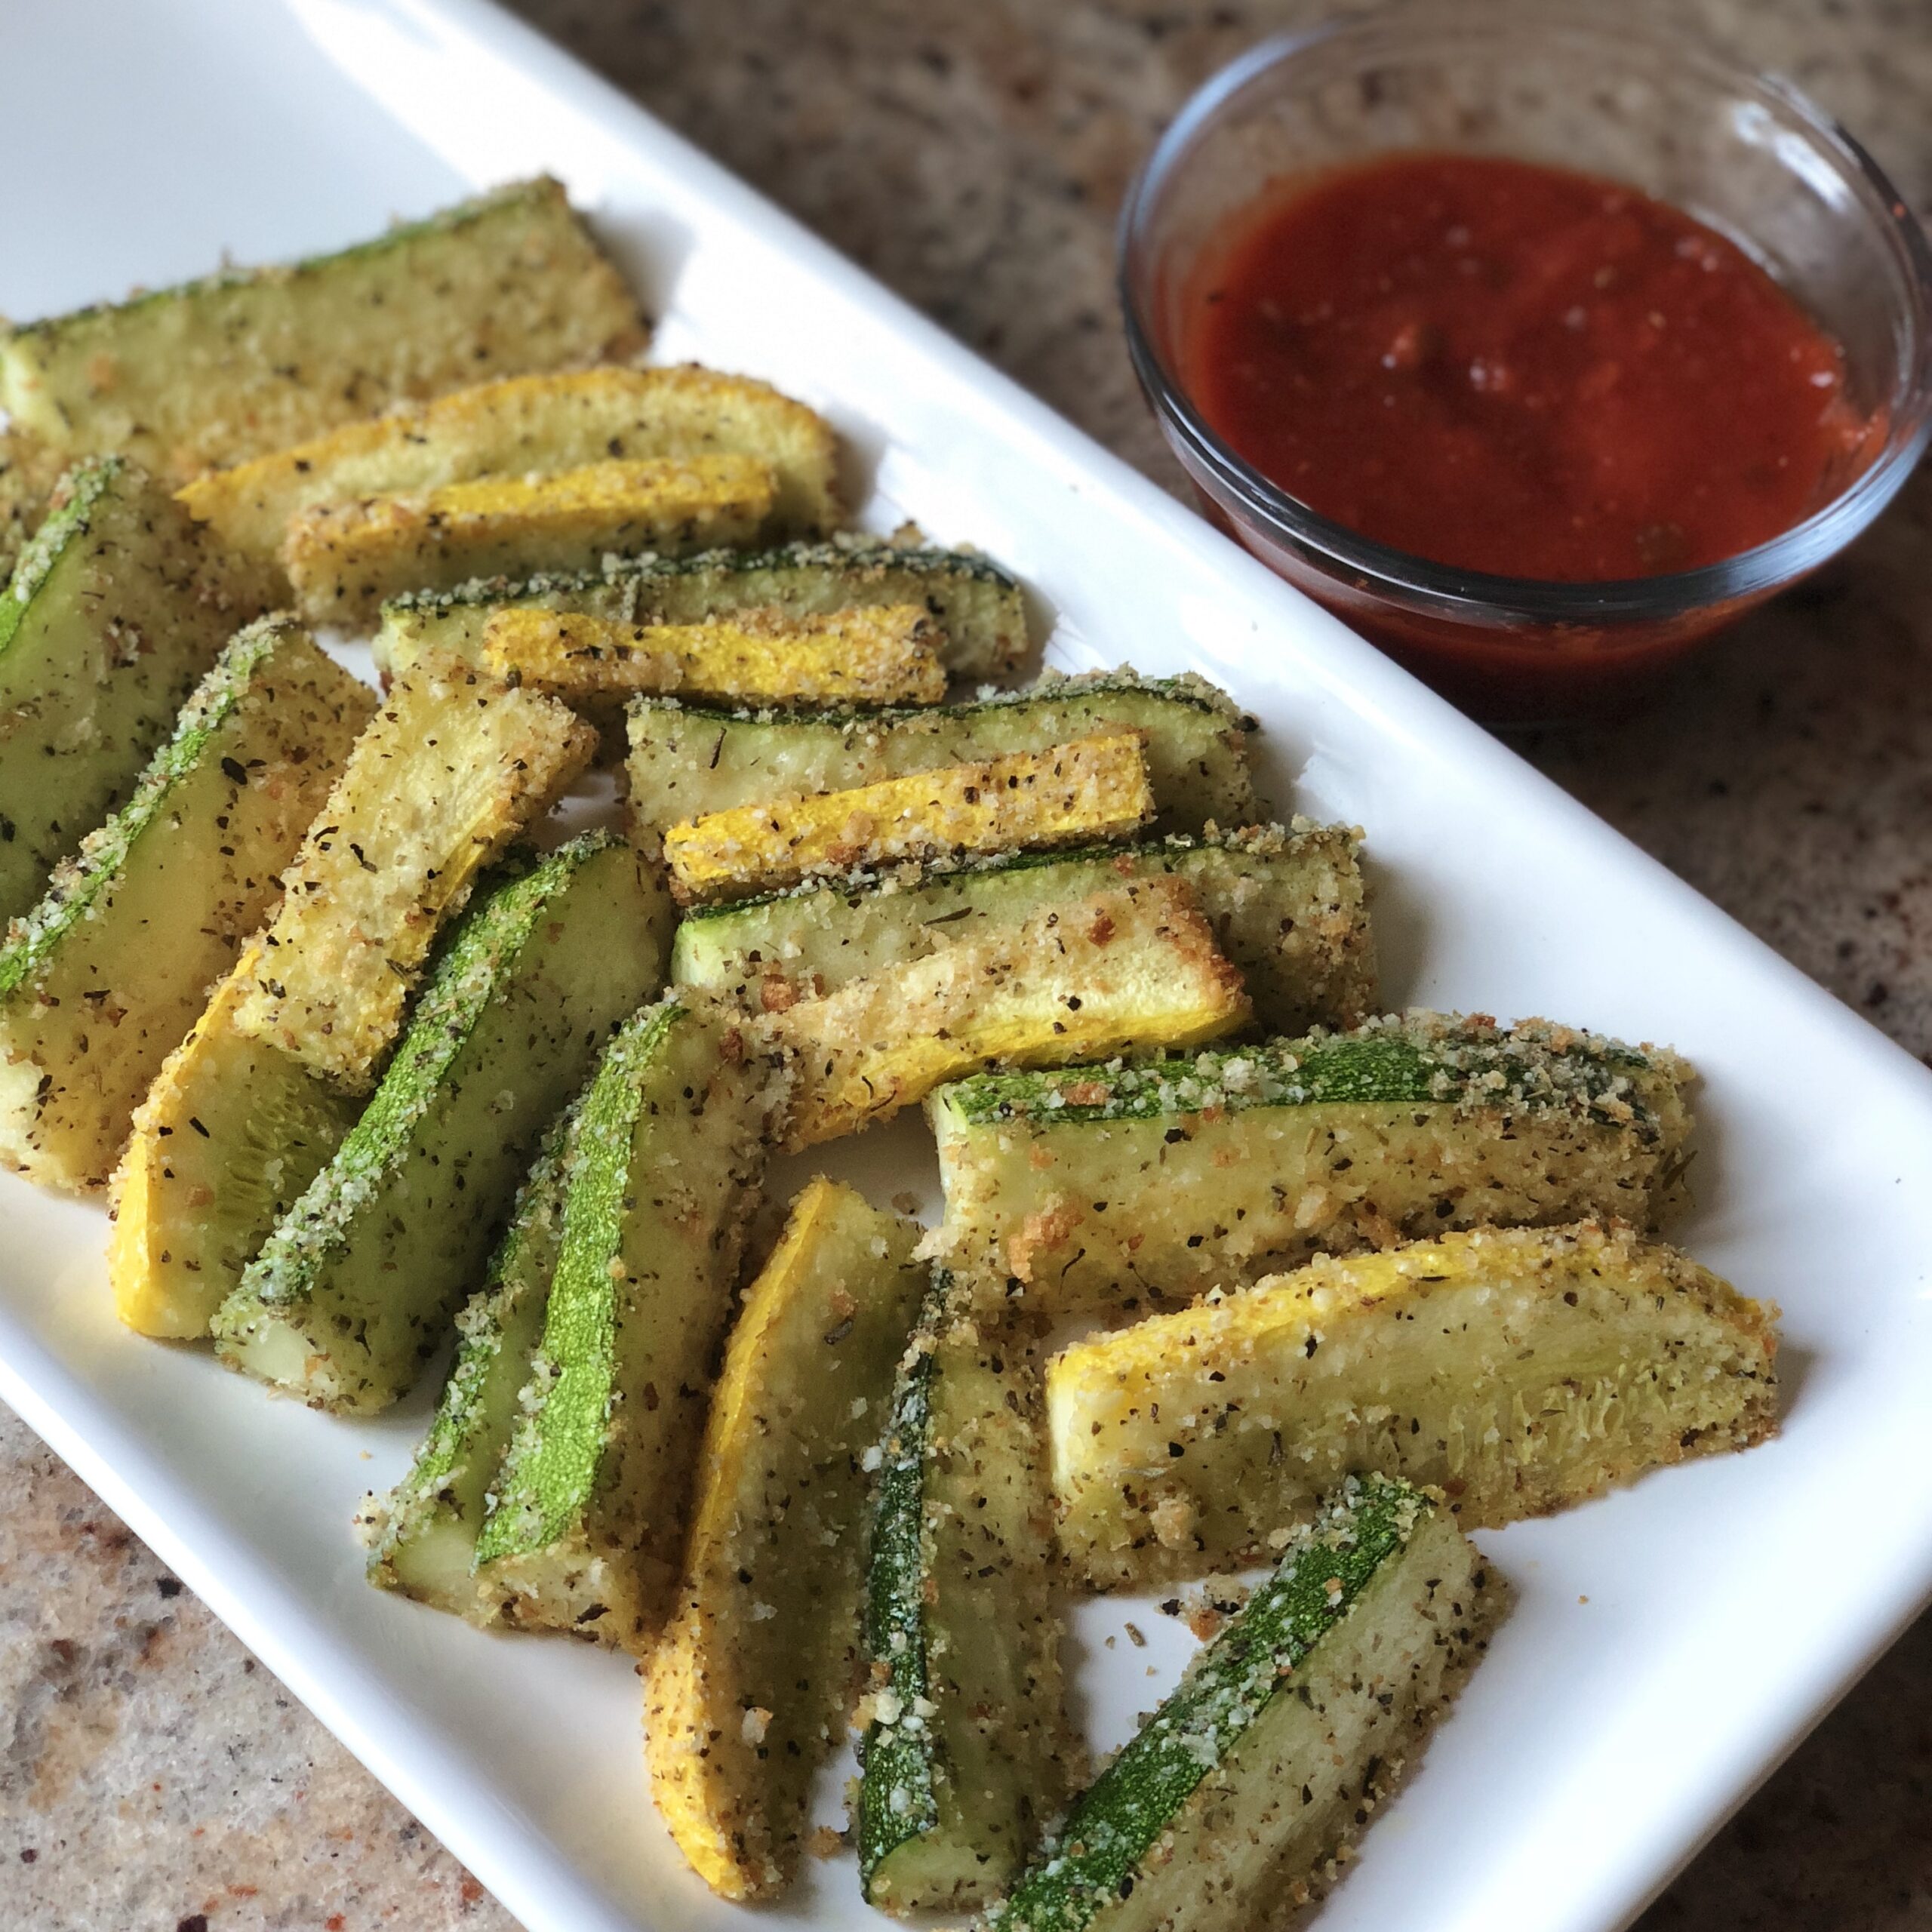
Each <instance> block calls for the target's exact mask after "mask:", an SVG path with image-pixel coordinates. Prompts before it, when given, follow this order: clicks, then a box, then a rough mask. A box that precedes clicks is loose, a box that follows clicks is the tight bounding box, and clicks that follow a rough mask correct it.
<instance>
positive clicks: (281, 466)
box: [180, 363, 844, 563]
mask: <svg viewBox="0 0 1932 1932" xmlns="http://www.w3.org/2000/svg"><path fill="white" fill-rule="evenodd" d="M693 456H749V457H758V458H760V459H761V460H763V461H764V462H767V463H770V464H771V466H772V467H773V469H774V471H775V472H777V478H778V487H777V497H776V500H775V501H774V504H773V506H772V521H773V523H774V525H775V526H776V527H777V528H779V529H780V530H782V531H787V532H791V531H797V532H801V533H802V532H808V531H830V530H832V529H833V528H835V527H836V526H837V525H838V524H839V523H840V522H841V521H842V520H843V517H844V512H843V510H842V509H841V506H840V504H839V502H838V490H837V487H836V475H837V469H838V445H837V440H836V438H835V437H834V436H833V435H832V429H831V426H829V424H828V423H826V421H825V420H824V418H823V417H821V416H820V415H818V414H816V413H815V412H814V411H811V410H809V409H808V408H805V406H804V405H803V404H802V403H798V402H794V401H792V399H791V398H790V397H789V396H786V395H780V392H778V391H777V389H773V388H772V387H771V386H770V385H769V384H768V383H761V382H758V381H756V380H753V379H752V378H751V377H746V376H726V375H721V374H718V372H717V371H715V370H711V369H702V368H698V367H697V365H694V364H690V363H687V364H684V365H680V366H678V367H676V368H654V369H630V368H609V367H606V368H596V369H581V370H571V371H563V372H561V373H558V374H544V375H534V376H513V377H509V378H508V379H507V380H504V381H502V382H496V383H479V384H478V385H477V386H475V387H474V388H472V389H458V390H457V391H455V392H453V393H452V394H451V395H445V396H441V397H440V398H438V399H437V400H435V401H432V402H429V403H426V404H419V405H410V406H406V407H405V408H401V409H398V410H396V411H393V412H392V413H391V414H389V415H386V416H380V417H376V418H375V419H374V420H372V421H370V422H366V423H345V424H344V425H343V426H342V427H341V428H340V429H334V430H331V432H329V433H328V435H325V436H321V437H318V438H315V439H314V440H312V441H309V442H306V443H301V444H298V445H297V446H296V447H295V448H293V449H285V450H277V451H275V452H274V453H273V454H272V455H269V456H263V457H256V458H255V459H254V460H253V461H252V462H248V463H241V464H238V465H237V466H235V468H233V469H223V470H217V471H215V472H212V473H211V474H210V475H206V476H202V477H198V478H195V481H192V483H189V484H188V485H186V486H185V487H184V488H183V490H182V491H181V492H180V499H181V501H182V503H183V504H184V505H186V507H187V509H188V510H189V512H190V513H191V514H192V515H195V516H196V517H198V518H202V520H203V521H206V522H208V523H210V524H211V525H213V526H214V528H215V529H216V530H217V531H218V532H219V533H220V536H221V537H222V540H223V542H224V543H228V544H230V545H232V546H234V547H235V549H240V550H244V551H246V552H248V554H249V555H251V556H254V557H255V558H259V559H260V560H261V561H264V562H268V563H272V562H273V561H275V557H276V555H277V552H278V551H279V550H280V549H281V542H282V537H283V535H284V533H285V531H286V530H287V528H288V525H289V523H290V521H291V520H292V519H293V518H294V517H296V516H297V515H300V513H301V512H303V511H306V510H310V509H316V508H318V507H319V506H322V505H325V504H328V503H349V502H353V501H355V500H356V499H358V498H360V497H377V496H394V495H396V494H406V493H410V492H414V491H425V490H435V489H440V488H442V487H443V486H444V485H446V484H451V483H463V482H467V481H469V480H470V479H471V478H473V477H478V476H531V475H549V474H554V473H555V472H557V471H558V470H565V469H580V468H582V467H583V465H585V464H586V463H597V462H601V461H602V460H605V459H606V458H608V457H620V458H624V459H627V460H633V461H635V460H639V459H642V458H648V457H693Z"/></svg>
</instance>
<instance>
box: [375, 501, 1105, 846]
mask: <svg viewBox="0 0 1932 1932" xmlns="http://www.w3.org/2000/svg"><path fill="white" fill-rule="evenodd" d="M505 604H524V605H534V606H535V607H537V608H540V609H543V610H546V611H576V612H580V613H582V614H584V615H586V616H588V617H609V618H611V619H614V620H615V621H617V622H618V623H626V624H689V623H698V622H700V621H701V620H703V619H705V618H706V617H725V616H729V615H731V614H733V613H734V612H737V611H749V610H765V609H771V610H779V611H784V612H785V613H786V615H787V616H789V617H811V616H814V615H823V614H825V613H826V612H829V611H842V610H848V609H851V608H857V607H860V606H866V605H874V604H918V605H923V606H924V608H925V610H926V611H927V612H928V614H930V615H931V617H932V619H933V621H934V623H937V625H938V626H939V627H940V632H941V634H942V635H943V636H944V638H945V639H946V669H948V670H949V671H950V672H953V673H955V675H958V676H961V677H974V678H985V677H998V676H1004V675H1011V673H1012V672H1014V671H1017V669H1019V668H1020V665H1021V664H1022V663H1023V661H1024V660H1025V659H1026V656H1027V654H1028V651H1029V643H1028V638H1027V628H1026V603H1025V601H1024V599H1023V598H1022V597H1021V595H1020V586H1019V585H1018V584H1017V583H1015V582H1014V580H1013V579H1012V577H1010V576H1008V574H1007V573H1006V572H1005V571H1003V570H1001V568H999V566H998V565H997V564H995V563H993V562H992V561H989V559H988V558H985V557H983V556H981V555H980V554H979V552H977V551H975V550H970V549H966V550H940V549H933V548H932V547H931V546H928V545H926V544H923V543H911V542H905V543H902V542H899V541H897V540H888V539H884V538H881V537H869V536H866V535H863V534H860V533H858V532H857V531H840V532H838V533H837V534H835V535H834V536H833V537H832V538H830V539H829V540H828V541H826V542H825V543H787V544H785V545H783V546H781V547H780V548H779V549H771V550H711V551H707V552H705V553H704V554H703V555H700V556H695V557H660V556H648V557H615V558H613V557H607V558H605V559H604V560H603V561H602V564H601V566H600V568H598V569H595V570H592V571H576V572H571V573H565V574H561V575H555V574H542V573H540V574H536V575H532V574H530V573H529V572H528V571H525V572H523V573H521V574H520V575H518V576H517V577H495V578H489V577H485V578H479V579H478V580H476V581H475V582H474V583H466V584H459V585H458V586H457V587H456V588H455V589H453V590H443V591H418V592H411V593H409V594H408V595H404V596H401V597H398V598H395V599H394V600H393V601H392V602H390V603H389V605H386V606H385V608H384V609H383V626H382V629H381V630H380V632H378V633H377V638H376V645H375V653H376V662H377V664H378V665H379V666H380V667H381V668H382V669H385V670H387V671H392V672H393V671H400V670H401V669H404V668H405V666H408V664H410V663H412V662H413V661H414V660H415V659H416V658H417V657H419V656H420V655H421V654H423V653H424V652H426V651H435V652H440V653H444V654H451V655H454V656H456V657H470V658H472V659H473V658H474V657H475V655H476V654H477V652H478V651H479V650H480V649H481V645H482V635H483V626H484V625H485V623H486V622H487V621H488V617H489V614H490V612H491V611H492V610H494V609H495V608H497V607H498V606H500V605H505ZM1061 735H1062V736H1068V735H1072V734H1065V733H1063V734H1061ZM936 762H941V763H943V762H944V761H943V760H939V761H936ZM672 816H673V817H676V816H678V814H672Z"/></svg>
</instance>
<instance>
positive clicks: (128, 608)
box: [0, 457, 267, 925]
mask: <svg viewBox="0 0 1932 1932" xmlns="http://www.w3.org/2000/svg"><path fill="white" fill-rule="evenodd" d="M266 601H267V598H266V585H265V584H263V583H261V582H260V581H259V580H256V579H255V577H254V574H252V573H251V572H249V571H246V570H245V569H243V568H240V567H238V566H237V565H235V564H233V563H232V561H231V560H229V558H226V557H225V556H224V555H223V553H222V552H221V551H220V549H219V548H218V547H217V546H216V545H215V544H214V543H213V542H212V541H211V540H210V538H209V537H208V534H207V533H206V532H205V531H204V530H203V529H202V528H201V526H200V525H198V524H196V523H195V521H193V520H192V518H189V516H188V515H186V512H184V511H183V510H182V509H180V507H179V506H177V504H176V503H175V501H174V499H173V497H171V496H170V495H169V494H168V493H167V491H165V490H163V489H162V488H160V487H159V486H158V485H157V484H155V483H154V482H153V481H152V480H151V479H150V478H148V477H147V476H146V475H145V474H144V473H143V472H142V471H140V469H137V468H136V467H135V466H134V465H133V464H132V463H128V461H126V460H125V459H123V458H122V457H103V458H102V459H100V460H99V461H97V462H93V463H85V464H83V465H82V466H79V467H78V468H77V469H74V470H72V471H71V472H69V474H68V475H66V477H65V478H63V479H62V481H61V484H60V488H58V490H57V491H56V493H55V497H54V509H53V510H52V512H51V514H50V515H48V518H47V521H45V523H44V524H43V525H42V526H41V528H40V529H39V531H38V533H37V534H35V537H34V539H33V540H32V543H29V545H28V546H27V547H26V551H25V552H24V553H23V555H22V556H21V558H20V563H19V565H18V567H17V568H16V570H15V571H14V575H13V578H12V580H11V582H10V583H8V586H7V588H6V590H5V594H4V595H0V925H4V924H5V922H6V921H8V920H9V919H12V918H17V917H18V916H19V915H20V914H22V913H23V912H26V911H28V910H29V909H30V908H31V907H32V906H33V904H34V903H35V901H36V900H38V898H39V897H40V895H41V894H42V892H43V891H45V889H46V886H47V881H48V878H49V876H50V875H51V874H52V872H53V870H54V866H56V865H57V863H59V862H60V860H62V859H64V858H66V857H68V856H69V854H71V853H72V851H74V850H75V848H76V847H77V846H78V844H80V842H81V841H82V838H84V837H85V835H87V834H88V832H91V831H92V830H93V829H94V827H95V826H97V825H99V824H100V823H101V822H102V820H104V819H106V817H108V816H109V814H111V813H112V812H113V811H115V809H116V808H118V807H119V806H120V805H122V804H124V803H125V801H126V800H127V798H128V795H129V793H130V792H131V791H132V790H133V789H134V781H135V780H137V778H139V777H140V774H141V769H142V768H143V766H144V765H145V764H146V763H147V761H148V759H149V756H150V755H152V752H154V749H155V746H158V744H159V743H161V741H162V740H163V739H164V738H165V737H167V735H168V728H169V727H170V726H171V724H173V723H174V714H175V713H176V712H177V711H178V710H179V709H180V706H181V705H182V703H183V701H184V700H186V697H187V696H188V694H189V692H190V691H192V690H193V688H194V687H195V681H196V680H197V679H198V678H200V677H201V676H202V674H203V673H204V672H205V671H206V670H207V669H208V666H210V665H211V664H212V663H214V659H215V654H216V653H217V652H218V651H220V648H221V647H222V645H223V644H224V643H225V642H226V641H227V639H228V638H229V636H231V635H232V634H233V633H234V632H235V631H236V630H238V629H240V627H241V626H242V625H243V624H245V623H247V622H248V620H250V619H251V618H253V617H258V616H259V615H260V614H261V612H262V611H263V608H265V607H266Z"/></svg>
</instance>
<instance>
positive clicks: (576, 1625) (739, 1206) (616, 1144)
mask: <svg viewBox="0 0 1932 1932" xmlns="http://www.w3.org/2000/svg"><path fill="white" fill-rule="evenodd" d="M779 1100H780V1095H779V1094H778V1093H777V1091H775V1088H774V1081H773V1079H772V1077H771V1071H770V1069H768V1067H767V1066H765V1065H764V1063H763V1062H762V1061H761V1060H758V1059H757V1058H756V1057H753V1056H752V1055H749V1054H747V1052H746V1045H745V1041H744V1039H743V1035H742V1034H741V1033H740V1031H739V1029H738V1026H737V1023H736V1021H735V1020H734V1018H733V1017H731V1016H730V1015H729V1014H718V1013H713V1012H712V1011H709V1010H708V1009H705V1010H700V1008H697V1007H695V1006H694V1005H693V1004H691V1002H690V1001H685V1002H684V1003H678V1002H675V1001H663V1002H661V1003H660V1004H658V1005H656V1006H651V1007H646V1008H643V1009H642V1010H641V1011H639V1012H638V1013H637V1014H634V1015H633V1016H632V1017H631V1018H630V1019H629V1020H627V1021H626V1023H625V1024H624V1026H623V1028H622V1029H621V1030H620V1032H618V1034H617V1037H616V1038H614V1040H613V1041H611V1044H610V1046H609V1047H608V1048H607V1049H606V1050H605V1054H604V1057H603V1058H602V1059H601V1060H600V1061H599V1063H598V1068H597V1071H596V1072H595V1073H594V1074H593V1075H592V1076H591V1081H590V1084H589V1087H588V1088H587V1089H586V1091H585V1094H584V1096H583V1101H582V1103H581V1104H580V1109H579V1112H578V1114H577V1120H576V1121H575V1123H574V1127H573V1129H572V1131H571V1137H570V1140H569V1143H568V1146H567V1147H566V1149H565V1155H564V1160H565V1199H564V1204H563V1208H562V1216H563V1224H562V1225H563V1232H562V1236H561V1244H560V1247H559V1250H558V1260H557V1268H556V1274H555V1278H554V1279H553V1281H552V1284H551V1288H550V1297H549V1304H548V1306H547V1307H546V1310H545V1312H544V1319H543V1341H542V1343H540V1346H539V1347H538V1349H537V1355H536V1358H535V1361H534V1364H533V1366H532V1368H531V1376H530V1380H529V1381H528V1384H527V1386H526V1387H525V1390H524V1392H523V1395H522V1396H521V1398H520V1403H521V1409H522V1411H523V1413H522V1414H521V1416H520V1417H518V1422H517V1425H516V1428H515V1432H514V1433H513V1434H512V1437H511V1439H510V1444H509V1449H508V1451H506V1454H505V1455H504V1458H503V1467H502V1469H501V1470H500V1472H499V1473H498V1475H497V1477H496V1478H495V1479H494V1482H493V1484H492V1485H491V1497H490V1503H489V1508H488V1513H487V1514H486V1515H485V1518H484V1523H483V1531H482V1534H481V1537H480V1539H479V1540H478V1544H477V1551H476V1561H477V1567H478V1571H479V1572H481V1573H482V1574H483V1576H484V1580H485V1583H486V1584H487V1585H488V1586H490V1587H491V1588H494V1589H500V1591H501V1592H503V1599H504V1614H505V1616H506V1618H507V1619H508V1620H509V1621H510V1622H512V1623H518V1624H521V1625H523V1626H528V1627H531V1628H534V1629H558V1630H572V1631H574V1632H577V1635H580V1636H591V1637H595V1638H599V1639H601V1640H602V1641H605V1642H607V1643H611V1644H617V1645H618V1646H620V1647H623V1648H625V1649H629V1650H632V1651H638V1652H639V1653H640V1654H641V1653H642V1652H643V1651H644V1650H645V1648H646V1647H648V1644H649V1643H650V1641H651V1638H653V1637H654V1635H656V1633H657V1630H658V1629H659V1627H660V1625H661V1624H662V1623H663V1620H664V1617H665V1616H666V1613H667V1612H668V1611H669V1609H670V1607H671V1606H672V1599H673V1596H674V1593H675V1587H676V1583H677V1578H678V1570H679V1567H680V1559H681V1555H682V1549H683V1540H684V1531H685V1509H686V1503H687V1497H688V1488H689V1485H690V1480H691V1471H692V1468H693V1466H694V1463H695V1461H696V1459H697V1448H698V1439H699V1436H700V1432H701V1431H702V1429H703V1416H704V1412H705V1404H706V1398H707V1397H708V1395H709V1392H710V1387H711V1379H712V1361H713V1358H714V1356H715V1352H716V1349H717V1347H718V1343H719V1342H720V1341H721V1340H722V1338H723V1336H724V1328H725V1326H726V1324H727V1321H728V1319H729V1315H730V1311H731V1289H732V1285H733V1283H734V1280H735V1278H736V1276H737V1260H738V1255H739V1252H740V1247H741V1245H742V1242H743V1230H744V1225H745V1222H746V1217H747V1215H748V1214H749V1211H750V1207H751V1205H752V1198H753V1195H754V1193H755V1189H756V1187H757V1185H758V1180H759V1177H760V1176H761V1174H762V1172H763V1168H764V1147H763V1142H762V1137H763V1134H764V1131H765V1127H766V1123H767V1121H768V1118H769V1116H770V1115H771V1111H772V1110H773V1109H774V1106H776V1105H777V1103H778V1101H779Z"/></svg>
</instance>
